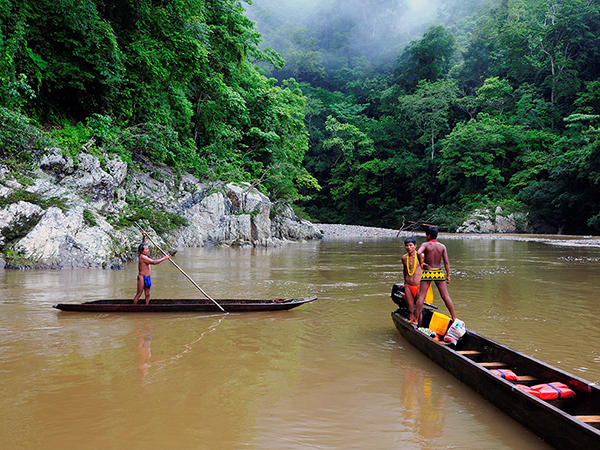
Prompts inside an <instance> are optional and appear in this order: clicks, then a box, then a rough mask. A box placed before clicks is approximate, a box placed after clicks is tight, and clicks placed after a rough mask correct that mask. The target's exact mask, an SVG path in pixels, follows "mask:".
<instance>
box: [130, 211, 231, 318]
mask: <svg viewBox="0 0 600 450" xmlns="http://www.w3.org/2000/svg"><path fill="white" fill-rule="evenodd" d="M136 226H137V227H138V228H139V229H140V230H142V233H144V234H145V235H146V236H148V239H150V242H152V244H153V245H154V246H155V247H156V248H157V249H158V250H159V251H160V252H161V253H162V254H163V255H165V256H168V255H167V253H166V252H165V251H164V250H163V249H162V248H160V247H159V245H158V244H157V243H156V242H154V240H153V239H152V238H151V237H150V235H149V234H148V233H146V232H145V231H144V229H143V228H142V227H140V226H139V225H138V224H137V223H136ZM169 261H171V262H172V263H173V265H174V266H175V267H177V268H178V269H179V271H180V272H181V273H182V274H184V275H185V277H186V278H187V279H188V280H190V281H191V282H192V284H193V285H194V286H196V287H197V288H198V289H199V290H200V292H202V293H203V294H204V295H205V296H206V298H207V299H209V300H210V301H211V302H213V303H214V304H215V305H217V306H218V307H219V309H220V310H221V311H223V312H227V311H225V310H224V309H223V307H222V306H221V305H219V304H218V303H217V302H216V301H215V299H213V298H212V297H211V296H210V295H208V294H207V293H206V292H204V290H203V289H202V288H201V287H200V286H198V284H197V283H196V282H195V281H194V280H192V278H191V277H190V276H189V275H188V274H187V273H185V272H184V270H183V269H182V268H181V267H179V266H178V265H177V263H176V262H175V261H173V258H169Z"/></svg>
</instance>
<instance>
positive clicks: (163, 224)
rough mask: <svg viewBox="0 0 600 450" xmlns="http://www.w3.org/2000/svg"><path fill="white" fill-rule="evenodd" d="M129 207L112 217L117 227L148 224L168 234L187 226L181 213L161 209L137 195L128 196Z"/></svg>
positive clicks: (112, 221) (157, 230) (160, 232)
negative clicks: (153, 206)
mask: <svg viewBox="0 0 600 450" xmlns="http://www.w3.org/2000/svg"><path fill="white" fill-rule="evenodd" d="M127 203H128V208H127V209H126V210H125V211H124V212H123V213H122V214H121V215H120V216H119V217H117V218H115V219H111V220H110V221H111V223H112V225H113V226H115V227H116V228H125V227H131V226H134V225H136V224H138V225H139V224H148V225H150V226H151V227H152V228H153V229H154V230H156V232H157V233H159V234H167V233H170V232H172V231H173V230H175V229H176V228H178V227H181V226H187V225H188V223H187V221H186V220H185V219H184V218H183V217H181V216H180V215H179V214H175V213H172V212H169V211H159V210H156V209H154V208H152V205H148V204H147V203H146V202H144V201H143V200H141V199H139V198H137V197H129V196H128V197H127Z"/></svg>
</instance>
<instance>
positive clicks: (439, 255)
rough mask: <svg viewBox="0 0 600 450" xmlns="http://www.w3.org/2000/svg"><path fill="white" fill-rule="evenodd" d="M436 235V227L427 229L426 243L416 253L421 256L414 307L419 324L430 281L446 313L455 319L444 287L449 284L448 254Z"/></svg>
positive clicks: (450, 301) (446, 289)
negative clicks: (419, 275) (434, 286)
mask: <svg viewBox="0 0 600 450" xmlns="http://www.w3.org/2000/svg"><path fill="white" fill-rule="evenodd" d="M437 235H438V229H437V227H429V229H428V230H427V233H426V234H425V238H426V239H427V241H426V242H423V243H422V244H421V246H420V247H419V250H418V251H417V255H418V256H419V258H421V255H423V256H422V257H423V273H422V275H421V283H420V288H419V293H418V296H417V301H416V305H415V319H416V320H417V321H418V322H419V324H420V322H421V310H422V309H423V302H424V300H425V294H426V293H427V290H428V289H429V286H431V282H432V281H435V285H436V286H437V288H438V291H440V296H441V297H442V300H444V303H445V304H446V308H448V311H449V312H450V315H451V316H452V320H453V321H454V319H456V314H454V305H453V304H452V300H451V299H450V294H448V288H447V287H446V284H447V283H450V262H449V261H448V252H447V251H446V246H445V245H444V244H440V243H439V242H438V241H437ZM442 260H443V261H444V269H445V270H446V275H444V272H442V269H441V267H442Z"/></svg>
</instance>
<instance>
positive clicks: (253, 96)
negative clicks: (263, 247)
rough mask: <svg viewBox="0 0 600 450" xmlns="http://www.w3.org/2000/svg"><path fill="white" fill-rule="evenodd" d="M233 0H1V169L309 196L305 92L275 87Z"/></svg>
mask: <svg viewBox="0 0 600 450" xmlns="http://www.w3.org/2000/svg"><path fill="white" fill-rule="evenodd" d="M259 41H260V36H259V34H258V32H257V31H256V29H255V26H254V24H253V23H252V22H251V21H250V20H249V19H248V18H247V17H246V16H245V15H244V9H243V7H242V5H241V3H240V2H239V1H237V0H216V1H210V2H205V1H204V0H165V1H160V2H158V1H151V0H141V1H138V0H135V1H133V0H124V1H118V2H111V1H103V0H52V1H49V0H39V1H35V2H26V1H21V0H2V1H1V2H0V80H1V83H0V127H1V128H0V158H1V159H2V160H3V161H4V162H5V163H10V165H11V167H13V170H15V171H18V172H22V171H23V170H24V171H25V172H24V173H26V170H27V168H28V166H27V164H28V163H29V162H30V161H31V160H32V157H35V156H36V155H37V154H39V153H40V152H43V149H44V148H47V147H60V148H61V149H63V151H66V152H70V153H71V156H76V155H77V153H79V152H80V151H82V146H84V147H85V151H88V152H90V153H92V154H98V155H103V154H107V155H110V154H117V155H119V156H121V157H122V158H123V159H124V160H125V161H126V162H130V163H131V162H133V163H135V162H136V161H137V160H139V158H140V157H145V158H149V159H151V160H152V161H154V162H159V163H164V164H167V165H169V166H171V167H173V168H175V169H176V170H178V171H187V172H189V173H191V174H193V175H195V176H198V177H200V178H203V179H212V180H217V179H220V180H227V181H232V180H236V181H251V182H254V183H256V184H260V187H261V188H262V189H263V190H265V191H267V192H269V194H271V195H272V196H273V197H274V198H279V199H284V200H289V201H293V200H295V199H296V198H297V197H298V194H297V187H298V186H302V185H304V184H309V185H310V184H314V179H313V178H312V177H311V176H309V175H308V173H307V172H306V171H305V169H304V168H303V167H302V165H301V162H302V160H303V157H304V153H305V151H306V149H307V142H308V140H307V135H306V133H305V130H304V123H303V118H304V114H303V109H304V103H305V100H304V98H303V96H302V93H301V91H300V89H299V88H298V85H297V83H295V82H293V81H290V82H289V83H283V84H282V85H280V86H276V80H275V79H273V78H271V79H269V78H267V77H265V76H264V75H263V71H262V69H260V68H258V66H257V65H256V63H257V62H258V61H267V62H271V63H273V64H274V65H275V66H276V67H279V66H280V65H281V64H283V62H282V60H281V58H280V57H279V56H278V55H276V54H275V53H274V52H269V51H266V52H263V51H261V50H259V49H258V43H259Z"/></svg>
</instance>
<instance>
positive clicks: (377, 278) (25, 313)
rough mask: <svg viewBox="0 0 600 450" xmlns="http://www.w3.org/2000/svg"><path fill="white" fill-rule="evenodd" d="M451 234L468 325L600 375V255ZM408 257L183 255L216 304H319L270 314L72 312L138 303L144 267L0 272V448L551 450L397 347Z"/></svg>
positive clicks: (384, 251) (168, 278) (396, 253)
mask: <svg viewBox="0 0 600 450" xmlns="http://www.w3.org/2000/svg"><path fill="white" fill-rule="evenodd" d="M422 240H423V239H422V238H419V239H418V242H419V243H420V242H422ZM440 240H442V242H444V243H446V245H447V246H448V251H449V255H450V263H451V270H452V282H451V283H450V285H449V292H450V295H451V296H452V298H453V300H454V304H455V309H456V313H457V316H458V317H459V318H461V319H462V320H464V321H465V323H466V325H467V327H468V328H471V329H473V330H475V331H478V332H480V333H482V334H484V335H486V336H488V337H490V338H492V339H494V340H497V341H500V342H502V343H504V344H506V345H509V346H510V347H513V348H515V349H517V350H520V351H522V352H524V353H526V354H529V355H532V356H534V357H536V358H538V359H541V360H543V361H545V362H547V363H550V364H552V365H555V366H557V367H559V368H561V369H564V370H567V371H569V372H572V373H574V374H576V375H578V376H580V377H582V378H585V379H588V380H590V381H594V382H597V383H598V382H600V344H599V342H600V318H599V313H598V310H599V306H600V300H599V298H598V291H599V289H600V278H599V277H598V273H599V270H600V248H598V247H589V246H565V245H552V244H548V243H541V242H525V241H510V240H482V239H448V240H443V236H442V237H440ZM403 252H404V247H403V243H402V241H401V240H400V239H393V238H379V239H362V242H359V241H358V239H346V240H324V241H315V242H303V243H293V244H287V245H285V246H284V247H282V248H269V249H264V248H263V249H240V248H212V247H206V248H197V249H186V250H183V251H180V252H179V253H177V255H176V257H175V260H176V261H177V263H178V264H179V265H180V266H181V267H182V268H184V269H185V270H186V272H187V273H188V274H189V275H190V276H191V277H192V278H193V279H194V280H196V282H197V283H198V284H199V285H200V286H202V287H203V289H204V290H205V291H206V292H207V293H209V295H211V296H212V297H214V298H217V299H218V298H236V297H237V298H277V297H287V298H290V297H304V296H308V295H312V294H315V295H317V296H318V297H319V299H318V300H317V301H315V302H313V303H310V304H307V305H303V306H300V307H299V308H297V309H294V310H291V311H283V312H273V313H271V312H267V313H264V312H263V313H239V314H216V313H215V314H200V313H179V314H175V313H165V314H155V315H144V314H96V313H66V312H59V311H57V310H56V309H54V308H52V305H54V304H56V303H59V302H62V303H65V302H75V303H78V302H81V301H88V300H94V299H101V298H128V297H133V294H134V290H135V277H136V274H137V272H136V270H137V268H136V264H129V265H127V267H126V268H125V270H120V271H111V270H85V269H77V270H62V271H42V270H40V271H1V270H0V308H1V311H2V313H1V314H0V376H1V380H2V381H1V384H0V448H2V449H7V450H8V449H65V450H66V449H206V450H230V449H231V450H238V449H248V450H266V449H273V450H284V449H290V450H292V449H293V450H296V449H298V450H299V449H326V450H329V449H332V450H333V449H383V450H385V449H398V448H402V449H423V450H425V449H431V448H436V449H444V448H460V449H481V448H494V449H548V448H550V447H548V446H547V445H546V444H544V443H543V442H542V441H540V440H539V439H538V438H537V437H536V436H535V435H533V434H532V433H530V432H528V431H527V430H526V429H525V428H523V427H522V426H521V425H519V424H517V423H516V422H515V421H513V420H512V419H510V418H509V417H508V416H506V415H505V414H503V413H502V412H500V411H498V410H497V409H496V408H495V407H494V406H493V405H491V404H489V403H488V402H486V401H485V400H483V399H482V398H481V397H479V396H478V395H477V394H475V393H474V392H473V391H472V390H471V389H470V388H468V387H466V386H465V385H463V384H462V383H461V382H459V381H458V380H457V379H455V378H454V377H453V376H451V375H449V374H448V373H447V372H445V371H444V370H443V369H441V368H440V367H438V366H437V365H435V364H434V363H432V362H431V361H430V360H428V359H427V358H426V357H424V356H423V355H422V354H421V353H419V352H418V351H417V350H415V349H414V348H413V347H412V346H411V345H410V344H408V343H407V342H406V341H404V340H403V338H402V337H400V336H399V334H398V333H397V331H396V329H395V328H394V325H393V322H392V319H391V317H390V312H391V311H392V310H393V309H395V305H394V304H393V303H392V301H391V300H390V297H389V293H390V289H391V286H392V284H393V283H394V282H396V281H400V262H399V258H400V255H401V254H402V253H403ZM152 282H153V288H152V295H153V297H156V298H159V297H170V298H176V297H179V298H190V297H197V296H200V295H199V292H198V291H197V290H196V288H195V287H194V286H193V285H192V284H191V283H190V282H189V281H188V280H187V279H186V278H184V277H183V275H182V274H181V273H180V272H179V271H178V270H177V269H176V268H175V267H173V266H172V265H171V264H169V263H168V262H163V263H162V264H161V265H158V266H154V267H153V277H152ZM435 303H437V304H438V305H440V309H441V310H444V307H443V302H441V300H440V298H439V294H438V293H437V292H435Z"/></svg>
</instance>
